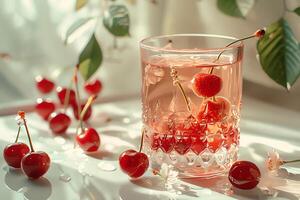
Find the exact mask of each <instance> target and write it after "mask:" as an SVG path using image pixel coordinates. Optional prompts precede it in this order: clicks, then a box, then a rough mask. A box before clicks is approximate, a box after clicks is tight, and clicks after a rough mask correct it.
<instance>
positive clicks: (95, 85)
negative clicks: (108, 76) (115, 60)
mask: <svg viewBox="0 0 300 200" xmlns="http://www.w3.org/2000/svg"><path fill="white" fill-rule="evenodd" d="M84 89H85V91H86V92H87V93H88V94H89V95H98V94H99V93H100V92H101V90H102V83H101V81H100V80H99V79H95V80H94V81H91V82H87V83H85V85H84Z"/></svg>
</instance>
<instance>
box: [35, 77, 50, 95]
mask: <svg viewBox="0 0 300 200" xmlns="http://www.w3.org/2000/svg"><path fill="white" fill-rule="evenodd" d="M35 81H36V87H37V89H38V90H39V91H40V92H41V93H44V94H47V93H49V92H51V91H52V90H53V88H54V86H55V85H54V83H53V82H52V81H50V80H49V79H46V78H44V77H42V76H37V77H35Z"/></svg>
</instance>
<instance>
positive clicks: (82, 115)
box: [79, 95, 97, 132]
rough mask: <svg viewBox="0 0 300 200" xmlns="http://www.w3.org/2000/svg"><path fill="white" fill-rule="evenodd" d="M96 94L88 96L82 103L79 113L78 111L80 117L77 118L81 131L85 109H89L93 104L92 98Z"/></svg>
mask: <svg viewBox="0 0 300 200" xmlns="http://www.w3.org/2000/svg"><path fill="white" fill-rule="evenodd" d="M96 97H97V96H96V95H92V96H90V97H89V98H88V100H87V102H86V104H85V105H84V107H83V109H82V111H81V113H80V115H79V116H80V118H79V123H80V127H81V131H82V132H83V117H84V115H85V113H86V112H87V110H88V109H89V107H90V106H91V105H92V104H93V102H94V100H95V99H96Z"/></svg>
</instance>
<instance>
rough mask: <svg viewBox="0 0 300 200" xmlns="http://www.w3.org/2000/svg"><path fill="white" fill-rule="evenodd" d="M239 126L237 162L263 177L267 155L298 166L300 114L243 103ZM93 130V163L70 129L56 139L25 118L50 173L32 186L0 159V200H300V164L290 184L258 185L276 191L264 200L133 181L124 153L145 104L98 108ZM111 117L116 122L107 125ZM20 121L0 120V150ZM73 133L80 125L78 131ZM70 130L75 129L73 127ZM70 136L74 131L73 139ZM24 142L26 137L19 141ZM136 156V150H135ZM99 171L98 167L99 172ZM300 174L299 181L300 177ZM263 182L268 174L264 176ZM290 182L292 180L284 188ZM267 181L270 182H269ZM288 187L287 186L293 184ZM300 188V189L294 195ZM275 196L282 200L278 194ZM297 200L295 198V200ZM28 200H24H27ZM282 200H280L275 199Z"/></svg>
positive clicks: (216, 188)
mask: <svg viewBox="0 0 300 200" xmlns="http://www.w3.org/2000/svg"><path fill="white" fill-rule="evenodd" d="M243 103H244V105H243V116H242V121H241V148H240V159H247V160H250V161H253V162H255V163H256V164H258V166H260V168H261V169H263V162H264V159H265V157H266V154H267V152H268V151H271V150H272V148H275V149H276V150H277V151H278V152H279V153H280V155H281V156H282V157H283V158H285V159H287V160H288V159H297V158H298V159H299V158H300V134H299V130H300V123H299V122H300V121H299V119H300V114H299V113H297V112H293V111H292V110H287V109H283V108H279V107H275V106H272V105H268V104H265V103H262V102H259V101H258V100H255V99H253V98H249V97H245V98H244V102H243ZM93 114H94V115H93V116H94V117H93V119H92V120H91V124H92V125H93V126H94V127H96V128H97V130H98V131H99V133H100V135H101V140H102V141H101V142H102V144H101V151H100V152H99V153H98V154H96V155H93V156H88V155H85V154H83V153H82V152H81V150H80V149H78V148H77V149H73V142H72V138H73V135H72V132H74V128H72V129H71V130H70V131H69V132H70V133H68V135H67V136H66V137H61V136H54V135H52V134H51V133H50V131H49V130H48V126H47V123H45V122H44V121H42V120H40V118H39V117H38V116H37V115H36V114H34V113H32V114H28V115H27V118H28V125H29V127H30V130H31V134H32V138H33V142H34V146H35V149H36V150H43V151H46V152H48V153H49V155H50V157H51V159H52V163H51V167H50V170H49V171H48V173H47V174H46V175H45V176H44V178H41V179H40V180H38V181H29V180H27V179H26V178H25V177H24V176H23V175H22V173H20V172H19V171H14V170H9V168H8V167H7V166H6V164H5V163H4V160H3V158H2V159H0V166H1V169H0V180H2V181H0V194H1V198H0V199H5V200H9V199H23V198H24V197H25V199H26V198H27V199H39V200H41V199H47V198H48V199H51V200H61V199H72V200H77V199H107V200H116V199H122V200H140V199H143V200H146V199H151V200H155V199H232V198H233V199H298V198H299V197H300V164H294V165H289V167H287V168H286V169H288V171H289V172H291V173H288V172H287V171H286V170H282V171H281V173H282V174H283V175H282V176H283V177H285V178H275V179H272V180H271V181H270V179H269V178H268V179H266V178H264V179H263V183H262V184H261V185H266V184H267V183H268V185H270V187H274V188H277V189H280V190H276V189H274V191H275V192H274V191H273V192H271V193H272V194H273V196H274V197H272V195H267V193H266V192H264V191H263V190H261V189H258V188H256V189H253V190H250V191H241V190H237V189H234V190H233V194H232V195H231V196H227V195H224V193H230V192H232V191H231V190H228V191H225V190H227V189H228V186H229V184H228V181H227V178H226V177H220V178H216V179H211V180H205V179H190V180H181V181H180V184H181V186H182V187H180V188H179V189H178V191H180V192H181V193H182V194H181V195H179V194H175V193H172V192H168V191H165V189H164V188H163V187H162V184H161V181H160V179H159V178H158V177H154V176H153V175H152V174H151V173H150V172H148V173H147V174H146V175H145V176H144V177H143V178H142V179H140V180H136V181H130V180H129V179H128V177H127V176H126V175H125V174H123V173H122V172H121V171H120V169H119V166H118V156H119V154H120V152H122V151H123V150H124V149H127V148H135V147H136V146H137V145H138V143H139V139H140V138H139V137H140V128H141V120H140V102H139V100H138V99H128V100H123V101H115V102H111V103H102V104H97V105H95V106H94V113H93ZM106 116H109V117H111V118H112V121H110V122H108V123H105V122H103V121H105V118H106ZM14 118H15V116H12V115H9V116H4V117H1V118H0V130H1V131H0V138H1V139H0V146H1V149H3V148H4V147H5V145H6V144H8V143H9V142H12V141H14V138H15V134H16V131H17V126H16V121H15V119H14ZM74 126H75V125H74ZM74 126H73V127H74ZM72 130H73V131H72ZM25 139H26V136H25V132H23V134H22V136H21V141H24V140H25ZM136 148H137V147H136ZM99 165H100V167H99ZM297 173H298V174H297ZM263 174H264V175H265V173H263ZM287 179H293V181H292V182H289V184H288V185H286V180H287ZM267 181H269V182H267ZM288 181H290V180H288ZM295 188H296V189H295ZM276 191H277V192H276ZM297 195H298V196H297ZM23 196H24V197H23ZM276 196H277V197H276Z"/></svg>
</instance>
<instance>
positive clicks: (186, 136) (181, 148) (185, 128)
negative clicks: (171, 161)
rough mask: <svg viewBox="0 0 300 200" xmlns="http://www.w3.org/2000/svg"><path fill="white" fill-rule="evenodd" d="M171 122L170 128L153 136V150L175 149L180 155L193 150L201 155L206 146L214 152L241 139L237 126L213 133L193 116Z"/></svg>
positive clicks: (169, 150) (228, 146) (151, 139)
mask: <svg viewBox="0 0 300 200" xmlns="http://www.w3.org/2000/svg"><path fill="white" fill-rule="evenodd" d="M171 124H172V125H171V126H168V128H169V130H167V131H165V132H159V133H158V132H156V133H154V134H153V135H152V136H151V138H150V144H151V149H152V150H154V151H156V150H158V149H159V148H160V149H161V150H162V151H163V152H165V153H170V152H171V151H173V150H175V151H176V152H177V153H178V154H180V155H184V154H185V153H187V152H188V151H189V150H192V151H193V152H194V153H195V154H197V155H199V154H200V153H202V151H203V150H205V149H206V148H208V149H209V150H210V151H211V152H213V153H214V152H216V151H217V150H219V149H220V148H221V147H222V146H224V147H225V148H227V149H229V148H230V147H231V145H232V144H237V143H238V141H239V131H238V130H237V129H236V128H232V127H231V126H230V127H224V128H222V130H223V131H220V133H214V134H212V133H210V132H211V131H210V130H209V127H208V126H207V125H206V124H205V123H203V124H201V123H199V122H198V121H197V120H196V119H195V118H194V117H192V116H190V117H188V118H187V119H186V120H184V121H183V122H178V123H171Z"/></svg>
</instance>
